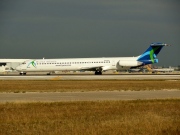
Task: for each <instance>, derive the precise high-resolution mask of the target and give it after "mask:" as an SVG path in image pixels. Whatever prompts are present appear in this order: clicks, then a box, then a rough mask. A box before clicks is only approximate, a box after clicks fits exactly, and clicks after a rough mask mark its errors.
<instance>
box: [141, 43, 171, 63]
mask: <svg viewBox="0 0 180 135" xmlns="http://www.w3.org/2000/svg"><path fill="white" fill-rule="evenodd" d="M164 46H168V45H167V44H165V43H151V45H150V46H149V48H148V49H147V50H146V51H145V52H144V53H143V54H142V55H140V56H139V57H138V59H137V61H139V62H142V65H148V64H154V63H158V59H157V55H158V54H159V52H160V51H161V49H162V48H163V47H164Z"/></svg>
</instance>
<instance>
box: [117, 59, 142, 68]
mask: <svg viewBox="0 0 180 135" xmlns="http://www.w3.org/2000/svg"><path fill="white" fill-rule="evenodd" d="M141 64H142V63H141V62H139V61H136V60H120V61H119V65H120V66H123V67H136V66H140V65H141Z"/></svg>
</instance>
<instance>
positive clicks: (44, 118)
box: [0, 99, 180, 135]
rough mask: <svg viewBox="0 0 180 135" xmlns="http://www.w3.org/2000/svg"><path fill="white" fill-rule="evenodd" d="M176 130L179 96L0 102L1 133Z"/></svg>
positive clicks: (150, 133)
mask: <svg viewBox="0 0 180 135" xmlns="http://www.w3.org/2000/svg"><path fill="white" fill-rule="evenodd" d="M179 133H180V100H179V99H172V100H136V101H99V102H91V101H87V102H55V103H4V104H0V134H1V135H11V134H12V135H21V134H22V135H24V134H26V135H34V134H39V135H44V134H48V135H59V134H62V135H119V134H124V135H128V134H129V135H132V134H138V135H139V134H141V135H155V134H158V135H164V134H168V135H171V134H172V135H179Z"/></svg>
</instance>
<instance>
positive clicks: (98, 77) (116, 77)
mask: <svg viewBox="0 0 180 135" xmlns="http://www.w3.org/2000/svg"><path fill="white" fill-rule="evenodd" d="M121 79H122V80H144V79H146V80H147V79H149V80H151V79H165V80H171V79H172V80H175V79H180V75H172V74H170V75H148V74H145V75H141V74H138V75H129V74H128V75H124V74H123V75H50V76H45V75H36V76H35V75H27V76H14V75H13V76H11V75H1V76H0V80H121Z"/></svg>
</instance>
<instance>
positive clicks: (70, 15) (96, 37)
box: [0, 0, 180, 66]
mask: <svg viewBox="0 0 180 135" xmlns="http://www.w3.org/2000/svg"><path fill="white" fill-rule="evenodd" d="M179 13H180V0H0V58H37V59H38V58H43V57H45V58H73V57H79V58H81V57H123V56H137V55H140V54H141V53H143V52H144V51H145V50H146V49H147V48H148V47H149V45H150V43H152V42H163V43H167V44H171V45H172V46H171V47H164V48H163V50H162V51H161V52H160V54H159V56H158V58H159V64H158V65H162V66H163V65H165V66H177V65H180V15H179Z"/></svg>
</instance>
